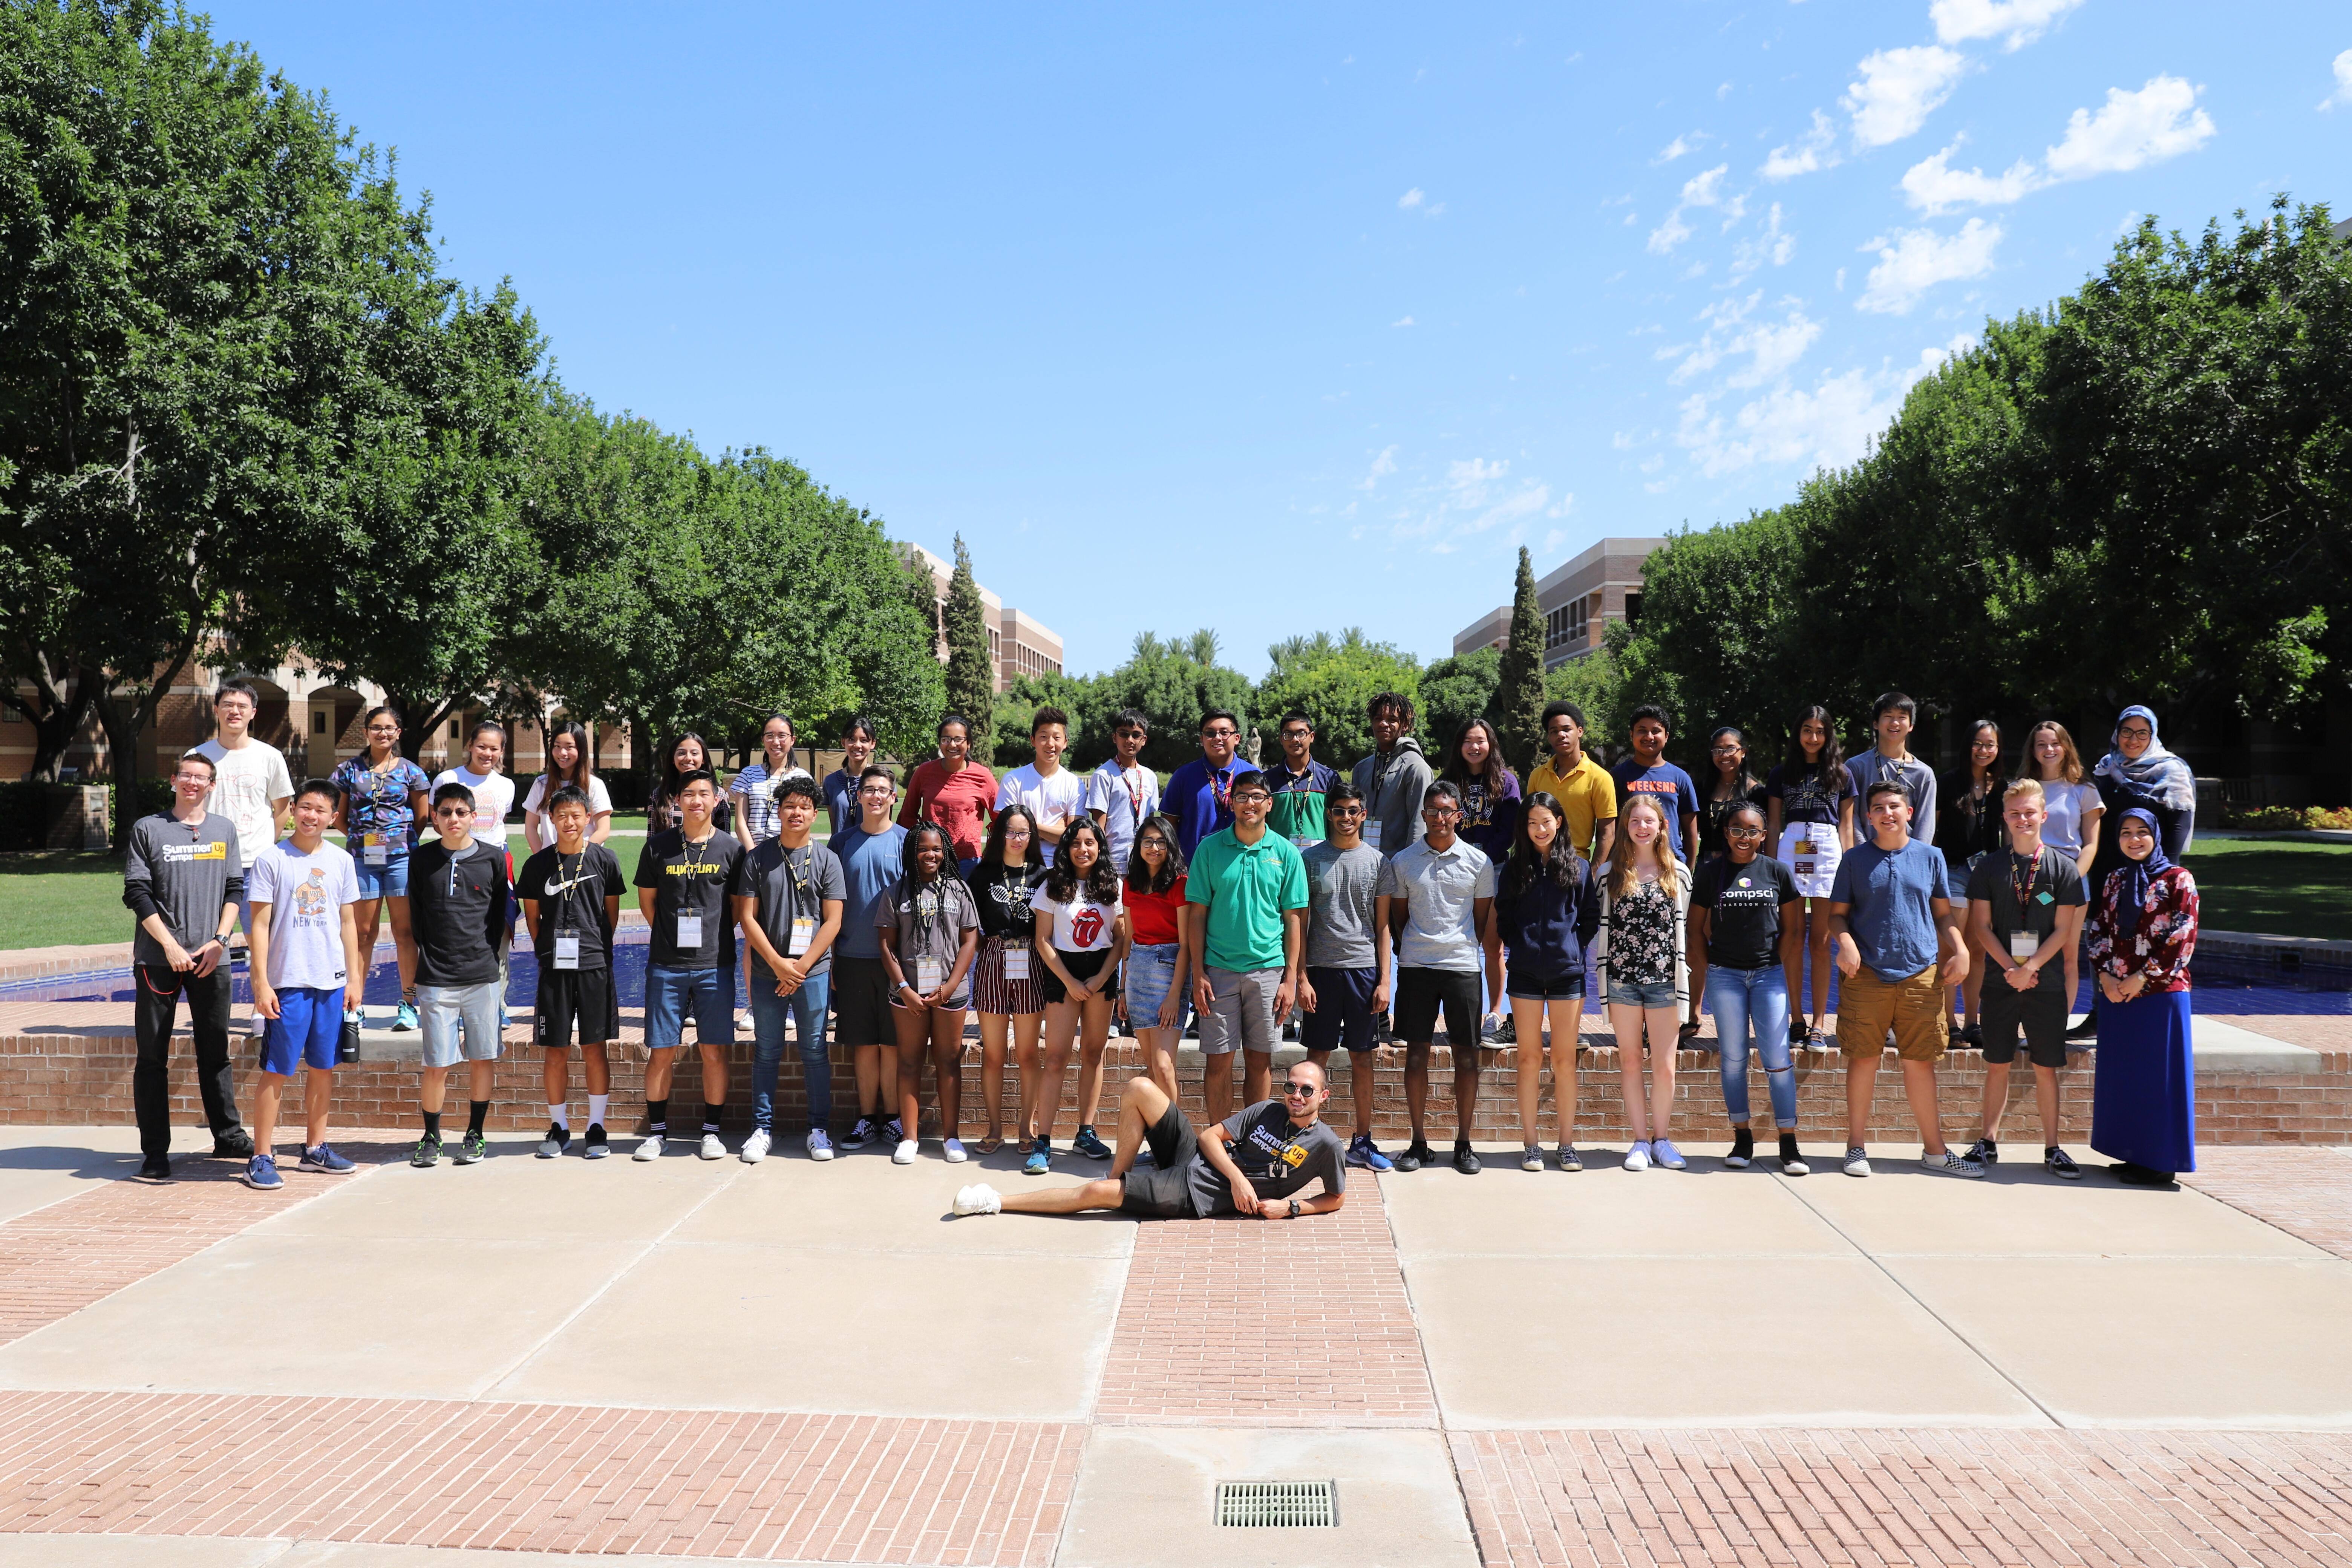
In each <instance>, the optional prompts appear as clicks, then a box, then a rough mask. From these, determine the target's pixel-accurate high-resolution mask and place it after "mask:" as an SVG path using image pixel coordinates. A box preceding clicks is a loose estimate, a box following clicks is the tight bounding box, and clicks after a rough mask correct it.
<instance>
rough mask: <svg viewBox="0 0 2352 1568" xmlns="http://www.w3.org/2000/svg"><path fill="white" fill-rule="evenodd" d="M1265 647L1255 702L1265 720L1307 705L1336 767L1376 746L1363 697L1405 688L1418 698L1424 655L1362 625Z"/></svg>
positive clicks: (1320, 744) (1268, 757)
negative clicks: (1377, 638) (1375, 636)
mask: <svg viewBox="0 0 2352 1568" xmlns="http://www.w3.org/2000/svg"><path fill="white" fill-rule="evenodd" d="M1265 652H1266V658H1267V659H1268V660H1269V661H1270V662H1269V666H1268V668H1267V669H1266V672H1265V679H1263V680H1261V681H1260V682H1258V688H1257V695H1256V698H1255V702H1254V703H1253V707H1254V708H1255V711H1256V712H1257V713H1258V714H1259V715H1260V716H1261V722H1263V723H1265V724H1267V725H1273V724H1278V723H1280V722H1281V721H1282V716H1283V715H1284V714H1286V713H1287V712H1289V711H1291V710H1293V709H1297V710H1299V711H1301V712H1303V713H1305V714H1306V715H1307V717H1308V718H1310V719H1312V720H1313V721H1315V745H1316V750H1317V751H1318V752H1320V753H1321V756H1322V760H1323V761H1324V762H1327V763H1330V764H1332V765H1333V766H1335V767H1341V766H1345V765H1346V764H1348V763H1352V762H1354V761H1355V759H1356V758H1358V757H1360V756H1362V755H1364V754H1365V753H1366V752H1370V750H1371V749H1372V727H1371V721H1370V720H1368V719H1366V718H1365V717H1364V705H1365V704H1366V703H1368V702H1370V700H1372V698H1373V697H1374V696H1376V695H1377V694H1379V693H1380V692H1382V691H1402V692H1403V693H1404V694H1405V695H1406V696H1408V697H1410V698H1412V700H1413V704H1414V706H1415V708H1419V707H1420V706H1421V665H1420V661H1419V660H1418V659H1416V658H1413V657H1412V655H1411V654H1408V653H1403V652H1401V651H1399V650H1398V648H1397V647H1395V645H1394V644H1391V643H1384V642H1373V641H1372V640H1370V638H1368V637H1365V636H1364V632H1363V628H1362V627H1360V626H1349V628H1348V629H1347V630H1345V631H1343V632H1341V633H1340V634H1339V636H1338V637H1333V636H1332V635H1331V634H1330V633H1328V632H1316V633H1314V634H1313V635H1311V636H1307V637H1285V638H1284V639H1283V640H1282V641H1280V642H1278V643H1276V644H1275V645H1273V646H1272V647H1269V648H1267V649H1266V650H1265ZM1265 744H1266V747H1267V751H1266V752H1265V759H1264V760H1265V761H1268V762H1271V761H1272V760H1273V754H1272V747H1273V746H1274V744H1275V741H1274V737H1273V736H1272V735H1270V734H1269V735H1267V736H1266V737H1265Z"/></svg>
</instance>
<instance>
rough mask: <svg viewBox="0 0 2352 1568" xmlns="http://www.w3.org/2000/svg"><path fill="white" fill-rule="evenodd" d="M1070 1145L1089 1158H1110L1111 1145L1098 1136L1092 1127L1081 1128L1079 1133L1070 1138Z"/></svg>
mask: <svg viewBox="0 0 2352 1568" xmlns="http://www.w3.org/2000/svg"><path fill="white" fill-rule="evenodd" d="M1070 1147H1071V1148H1073V1149H1076V1151H1077V1152H1079V1153H1081V1154H1084V1155H1085V1156H1086V1157H1087V1159H1089V1160H1108V1159H1109V1158H1110V1145H1109V1144H1108V1143H1106V1142H1103V1141H1102V1140H1101V1139H1099V1138H1097V1137H1096V1136H1095V1130H1094V1129H1093V1128H1091V1127H1081V1128H1079V1129H1078V1135H1077V1136H1076V1138H1073V1139H1071V1140H1070Z"/></svg>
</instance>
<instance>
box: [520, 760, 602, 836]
mask: <svg viewBox="0 0 2352 1568" xmlns="http://www.w3.org/2000/svg"><path fill="white" fill-rule="evenodd" d="M562 787H563V786H562V785H561V784H558V785H557V786H556V788H557V789H561V788H562ZM551 793H553V792H552V791H551V790H549V788H548V787H547V775H546V774H545V773H541V774H540V775H539V776H538V777H537V778H535V779H533V780H531V781H530V794H529V795H526V796H524V797H523V803H522V808H523V810H524V811H525V812H526V813H529V812H533V811H537V810H539V808H540V805H539V803H540V802H541V801H542V800H545V799H546V798H547V797H548V795H551ZM612 809H613V792H612V791H610V790H608V789H606V788H605V787H604V780H603V779H600V778H598V777H597V776H596V775H595V774H594V773H590V774H589V775H588V831H590V832H591V833H593V832H594V831H595V830H596V818H597V816H599V815H600V814H602V813H605V812H609V811H611V810H612ZM523 837H526V838H528V839H530V847H531V850H532V852H533V853H537V852H538V851H540V850H541V849H544V848H546V847H548V846H549V845H551V844H552V843H554V842H555V825H554V824H553V823H551V822H550V821H548V820H547V818H546V817H544V816H541V818H540V819H539V826H537V827H536V828H533V827H530V826H526V827H524V829H523ZM499 842H501V843H504V842H505V840H504V839H503V838H502V839H500V840H499Z"/></svg>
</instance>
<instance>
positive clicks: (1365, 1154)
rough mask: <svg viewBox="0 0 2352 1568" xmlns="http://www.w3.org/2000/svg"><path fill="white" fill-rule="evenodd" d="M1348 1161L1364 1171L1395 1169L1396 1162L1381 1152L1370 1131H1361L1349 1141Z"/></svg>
mask: <svg viewBox="0 0 2352 1568" xmlns="http://www.w3.org/2000/svg"><path fill="white" fill-rule="evenodd" d="M1348 1163H1349V1164H1350V1165H1353V1166H1355V1167H1356V1168H1357V1169H1358V1170H1362V1171H1393V1170H1395V1169H1396V1162H1395V1161H1393V1160H1391V1159H1390V1158H1389V1157H1388V1156H1387V1155H1386V1154H1383V1153H1381V1148H1380V1145H1379V1144H1377V1143H1375V1142H1372V1135H1371V1134H1370V1133H1369V1132H1359V1133H1357V1134H1356V1136H1355V1137H1354V1138H1352V1139H1350V1140H1349V1143H1348Z"/></svg>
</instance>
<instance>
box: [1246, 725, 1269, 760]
mask: <svg viewBox="0 0 2352 1568" xmlns="http://www.w3.org/2000/svg"><path fill="white" fill-rule="evenodd" d="M1263 750H1265V742H1264V741H1262V740H1260V739H1259V738H1258V732H1257V726H1256V725H1255V724H1253V725H1251V726H1250V732H1249V740H1248V741H1247V742H1244V745H1243V746H1242V755H1243V756H1244V757H1247V758H1248V759H1249V765H1250V766H1252V767H1255V766H1257V759H1258V753H1259V752H1261V751H1263Z"/></svg>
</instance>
